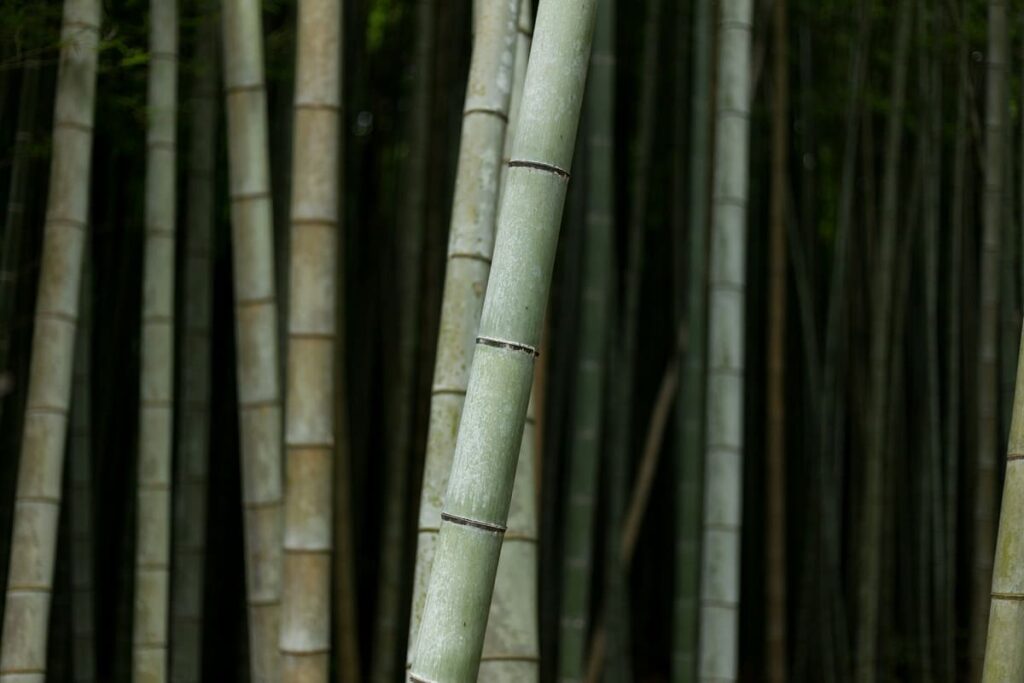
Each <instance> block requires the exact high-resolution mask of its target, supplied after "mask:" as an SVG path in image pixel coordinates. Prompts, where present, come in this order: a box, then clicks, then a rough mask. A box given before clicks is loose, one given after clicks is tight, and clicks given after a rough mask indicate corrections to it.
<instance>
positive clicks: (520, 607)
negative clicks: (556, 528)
mask: <svg viewBox="0 0 1024 683" xmlns="http://www.w3.org/2000/svg"><path fill="white" fill-rule="evenodd" d="M532 30H533V12H532V8H531V7H530V2H529V0H520V1H519V19H518V22H517V31H516V51H515V69H514V71H513V76H512V94H511V100H510V103H509V123H508V126H507V127H506V130H505V144H504V154H503V155H502V162H503V163H502V167H501V185H500V187H499V194H500V195H503V194H504V191H505V178H506V177H507V171H508V165H507V164H508V162H509V161H510V154H511V147H512V138H513V136H514V135H515V130H516V117H517V116H518V114H519V105H520V103H521V102H522V95H523V81H524V80H525V78H526V63H527V60H528V59H529V56H530V42H531V32H532ZM499 206H500V199H499ZM536 388H537V387H536V386H534V391H533V392H532V393H531V395H530V405H529V407H528V408H527V413H526V425H525V427H523V441H522V443H521V444H520V446H519V463H518V465H517V466H516V479H515V483H514V484H513V485H512V502H511V504H510V506H509V514H508V530H507V531H506V532H505V537H504V539H502V546H501V555H500V557H499V558H498V574H497V576H496V578H495V580H494V595H493V596H491V608H490V614H489V615H488V618H487V630H486V631H485V633H484V649H483V653H482V654H481V656H480V673H479V674H478V676H477V680H478V681H481V682H484V681H487V682H488V683H490V682H492V681H493V682H494V683H502V682H506V681H507V682H509V683H512V682H516V683H518V682H520V681H521V682H522V683H530V682H531V681H534V682H535V681H537V680H538V679H539V677H540V641H539V638H538V633H537V627H538V616H537V606H538V603H537V498H536V495H537V489H536V476H535V469H534V468H535V465H536V461H535V453H536V417H535V416H536Z"/></svg>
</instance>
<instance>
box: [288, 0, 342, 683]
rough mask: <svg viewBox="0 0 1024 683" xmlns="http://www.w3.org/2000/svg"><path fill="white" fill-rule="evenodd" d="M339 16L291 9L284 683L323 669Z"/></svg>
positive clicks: (314, 7)
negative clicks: (294, 31)
mask: <svg viewBox="0 0 1024 683" xmlns="http://www.w3.org/2000/svg"><path fill="white" fill-rule="evenodd" d="M341 11H342V3H341V2H340V1H339V0H300V2H299V8H298V38H297V41H296V44H297V46H298V58H297V61H296V66H295V119H294V120H295V131H294V136H293V157H292V172H293V174H294V178H293V182H292V204H291V273H290V286H289V288H288V292H289V297H290V302H289V307H288V386H287V396H286V403H285V406H286V413H285V440H286V446H287V463H286V489H285V494H286V495H285V508H284V574H283V581H282V587H281V588H282V590H281V656H282V661H281V670H282V679H281V680H282V681H285V682H286V683H317V682H320V683H326V681H327V677H328V671H329V664H330V651H331V629H330V623H331V620H330V616H331V612H330V605H331V552H332V538H333V528H332V522H333V508H332V501H333V498H334V495H333V491H332V486H331V484H332V482H333V481H334V477H333V471H332V470H333V466H334V462H333V455H334V443H335V425H334V405H335V404H334V392H335V386H334V379H335V372H334V344H335V338H336V336H337V326H336V315H337V314H338V306H337V275H338V228H339V225H338V215H339V214H338V178H339V175H338V174H339V170H340V156H339V153H338V149H339V147H338V143H339V128H340V116H339V111H340V107H341V46H342V43H341Z"/></svg>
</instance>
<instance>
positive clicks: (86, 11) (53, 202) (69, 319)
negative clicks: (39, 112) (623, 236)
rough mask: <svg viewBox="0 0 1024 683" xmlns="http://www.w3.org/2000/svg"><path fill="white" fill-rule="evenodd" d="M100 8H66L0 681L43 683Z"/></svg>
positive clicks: (75, 3) (78, 1) (90, 3)
mask: <svg viewBox="0 0 1024 683" xmlns="http://www.w3.org/2000/svg"><path fill="white" fill-rule="evenodd" d="M100 11H101V7H100V3H99V2H98V1H97V0H67V1H66V2H65V3H64V13H63V19H62V27H61V46H62V47H61V51H60V63H59V65H58V69H57V85H56V103H55V105H54V123H53V143H52V150H53V151H52V157H51V161H50V187H49V195H48V197H47V203H46V224H45V227H44V229H43V253H42V262H41V265H40V272H39V290H38V294H37V298H36V311H35V321H34V331H33V340H32V360H31V365H30V368H29V383H28V397H27V403H26V410H25V428H24V432H23V435H22V443H21V454H20V461H19V463H20V464H19V471H18V483H17V489H16V493H15V501H14V527H13V532H12V542H11V557H10V571H9V573H8V575H7V592H6V595H5V597H4V600H5V604H4V622H3V632H2V637H0V681H2V682H3V683H43V681H44V680H45V678H46V639H47V624H48V622H49V615H50V598H51V595H52V591H53V570H54V560H55V557H56V539H57V518H58V513H59V510H60V502H61V480H62V477H63V466H64V447H65V442H66V439H67V429H68V406H69V402H70V398H71V375H72V357H73V351H74V343H75V332H76V322H77V319H78V311H79V289H80V283H81V274H82V261H83V255H84V247H85V242H86V221H87V219H88V214H89V187H90V183H89V177H90V173H89V171H90V161H91V154H92V140H93V135H92V125H93V117H94V104H95V95H96V56H97V54H96V53H97V45H98V42H99V28H100Z"/></svg>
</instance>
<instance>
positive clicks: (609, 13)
mask: <svg viewBox="0 0 1024 683" xmlns="http://www.w3.org/2000/svg"><path fill="white" fill-rule="evenodd" d="M614 10H615V5H614V1H613V0H598V5H597V21H596V24H595V27H594V44H593V52H592V53H591V55H590V75H589V77H588V83H587V85H588V87H587V92H586V123H587V137H586V141H587V156H586V159H585V160H586V162H587V174H586V181H587V184H588V187H587V212H586V217H585V224H584V225H585V227H584V229H585V231H586V233H585V239H584V240H583V270H582V285H581V290H582V291H581V292H580V323H579V325H580V345H579V354H578V356H577V358H576V369H575V378H574V385H575V389H574V391H575V398H574V401H573V405H574V411H575V414H574V416H573V431H572V436H571V439H570V447H569V460H568V463H567V475H566V476H567V482H568V489H567V491H566V498H565V505H566V509H565V521H564V527H563V528H564V533H563V539H564V540H563V564H562V602H561V609H560V611H559V616H560V622H559V628H560V631H559V640H558V659H559V664H558V677H559V680H560V681H580V680H582V679H583V674H584V667H585V665H584V661H585V657H586V643H587V633H588V628H587V624H588V617H589V608H590V592H591V591H590V589H591V586H590V578H591V565H592V562H593V559H594V558H593V552H594V548H593V546H594V542H593V539H594V523H595V522H594V514H595V507H596V504H597V482H598V463H599V462H600V460H601V442H602V438H601V436H602V428H601V425H602V422H603V421H602V412H603V411H602V409H603V407H604V405H605V401H604V400H603V397H604V392H605V375H606V367H605V365H606V358H607V346H608V343H607V342H608V333H607V330H608V325H609V320H608V318H609V310H608V308H609V294H610V275H611V271H612V264H611V257H612V252H611V244H612V236H613V235H614V225H615V206H614V196H615V193H614V192H613V191H612V188H613V178H614V168H615V166H614V159H615V150H614V131H615V22H614V16H615V12H614Z"/></svg>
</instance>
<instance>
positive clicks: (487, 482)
mask: <svg viewBox="0 0 1024 683" xmlns="http://www.w3.org/2000/svg"><path fill="white" fill-rule="evenodd" d="M513 9H514V8H513ZM595 9H596V3H595V2H593V0H584V1H583V2H579V3H571V4H569V3H550V2H545V3H542V4H541V6H540V8H539V13H538V17H537V24H536V26H537V29H536V32H535V33H534V42H533V48H532V50H531V53H530V63H529V66H528V67H527V72H526V83H525V86H524V90H523V100H522V108H521V110H520V115H519V119H518V126H519V127H518V130H517V132H516V138H515V142H514V144H513V156H512V161H510V162H509V172H508V181H507V182H508V185H507V188H506V192H505V196H504V200H503V202H502V207H501V211H500V212H499V217H500V226H499V228H498V230H497V241H496V244H495V249H494V254H495V259H494V265H493V270H492V276H491V278H490V282H489V284H488V291H487V297H486V301H485V304H484V311H483V314H482V317H481V322H480V332H479V335H478V337H477V342H476V349H475V352H474V357H473V366H472V369H471V371H470V380H469V385H468V391H467V395H466V400H465V411H464V414H463V419H462V421H461V424H460V426H459V438H458V440H457V446H456V452H455V457H454V460H453V464H452V470H451V472H452V474H451V478H450V480H449V482H448V489H447V493H446V495H445V507H444V512H443V513H442V515H441V520H442V521H441V530H440V533H439V535H438V539H437V554H436V556H435V558H434V565H433V570H432V572H431V576H430V585H429V588H428V591H427V599H426V605H425V607H424V611H423V620H422V623H421V626H420V632H419V635H418V639H417V643H416V649H415V655H414V657H413V665H412V669H411V672H410V680H411V681H421V682H422V681H446V683H447V682H452V683H472V682H473V681H475V680H476V679H477V672H478V669H479V659H480V652H481V649H482V646H483V639H484V627H485V624H486V621H487V613H488V609H489V605H490V602H491V594H492V591H493V587H494V578H495V574H496V571H497V564H498V557H499V554H500V551H501V545H502V544H501V540H502V536H503V535H504V531H505V527H506V524H507V517H508V510H509V503H510V499H511V496H512V488H513V482H514V479H515V470H516V461H517V459H518V455H519V450H520V446H521V443H522V435H523V426H524V423H525V418H526V412H527V404H528V402H529V395H530V387H531V384H532V382H533V370H534V358H535V356H536V351H537V347H538V345H539V344H540V336H541V328H542V325H543V320H544V309H545V307H546V306H545V303H546V300H547V295H548V289H549V287H550V283H551V269H552V266H553V261H554V254H555V247H556V243H557V237H558V228H559V225H560V223H561V217H562V208H563V206H564V201H565V195H566V187H567V180H568V175H569V168H570V166H571V162H572V154H573V146H574V141H575V137H576V129H577V126H578V123H579V111H580V106H581V104H582V99H583V86H584V83H585V80H586V72H587V65H588V57H589V55H590V44H591V39H592V36H593V28H594V18H595Z"/></svg>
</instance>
